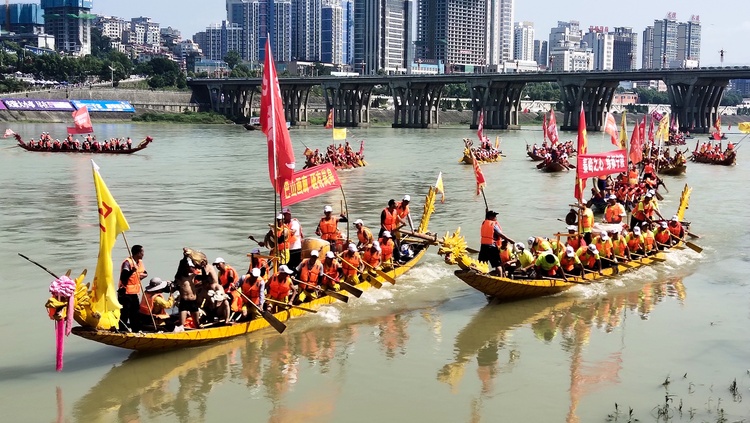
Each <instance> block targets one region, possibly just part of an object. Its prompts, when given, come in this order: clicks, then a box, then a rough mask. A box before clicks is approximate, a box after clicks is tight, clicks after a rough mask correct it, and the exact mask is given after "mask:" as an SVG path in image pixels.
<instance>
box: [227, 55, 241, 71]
mask: <svg viewBox="0 0 750 423" xmlns="http://www.w3.org/2000/svg"><path fill="white" fill-rule="evenodd" d="M224 61H225V62H227V65H228V66H229V69H232V70H234V68H235V67H236V66H237V65H238V64H240V63H242V56H240V53H238V52H237V51H235V50H231V51H229V52H228V53H227V55H226V56H224Z"/></svg>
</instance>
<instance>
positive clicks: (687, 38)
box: [677, 15, 701, 66]
mask: <svg viewBox="0 0 750 423" xmlns="http://www.w3.org/2000/svg"><path fill="white" fill-rule="evenodd" d="M677 60H678V61H680V62H683V64H684V65H685V66H687V65H688V64H687V62H688V61H693V62H695V66H697V64H698V63H699V62H700V60H701V21H700V16H697V15H693V16H691V17H690V20H689V21H687V22H681V23H680V24H678V25H677Z"/></svg>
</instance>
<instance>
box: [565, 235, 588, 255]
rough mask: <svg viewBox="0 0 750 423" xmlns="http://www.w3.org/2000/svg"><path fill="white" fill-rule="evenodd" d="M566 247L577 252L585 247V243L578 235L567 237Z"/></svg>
mask: <svg viewBox="0 0 750 423" xmlns="http://www.w3.org/2000/svg"><path fill="white" fill-rule="evenodd" d="M567 245H568V246H569V247H573V249H574V250H576V251H578V249H579V248H581V247H585V246H586V241H584V240H583V237H582V236H580V235H576V236H569V237H568V243H567Z"/></svg>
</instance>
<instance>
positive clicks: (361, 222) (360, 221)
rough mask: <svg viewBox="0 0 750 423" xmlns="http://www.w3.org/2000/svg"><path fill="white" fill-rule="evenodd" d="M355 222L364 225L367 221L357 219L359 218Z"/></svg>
mask: <svg viewBox="0 0 750 423" xmlns="http://www.w3.org/2000/svg"><path fill="white" fill-rule="evenodd" d="M354 224H355V225H364V224H365V222H363V221H362V219H357V220H355V221H354Z"/></svg>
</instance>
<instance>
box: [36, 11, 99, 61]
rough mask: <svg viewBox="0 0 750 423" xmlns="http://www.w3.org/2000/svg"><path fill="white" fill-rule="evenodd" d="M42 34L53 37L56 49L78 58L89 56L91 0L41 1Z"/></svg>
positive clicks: (91, 18)
mask: <svg viewBox="0 0 750 423" xmlns="http://www.w3.org/2000/svg"><path fill="white" fill-rule="evenodd" d="M41 5H42V9H43V10H44V18H45V19H44V32H46V33H47V34H50V35H52V36H54V37H55V44H56V45H57V49H58V50H61V51H63V52H65V53H70V54H74V55H78V56H85V55H87V54H91V21H92V20H93V19H94V18H95V17H96V16H95V15H92V14H91V8H92V7H93V5H94V1H93V0H42V2H41Z"/></svg>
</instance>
